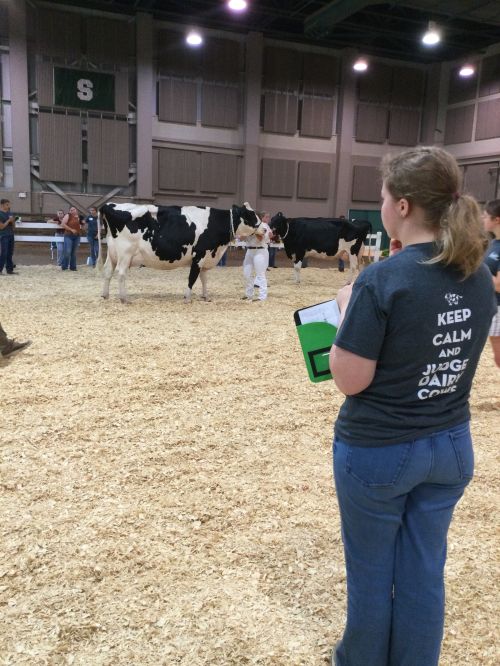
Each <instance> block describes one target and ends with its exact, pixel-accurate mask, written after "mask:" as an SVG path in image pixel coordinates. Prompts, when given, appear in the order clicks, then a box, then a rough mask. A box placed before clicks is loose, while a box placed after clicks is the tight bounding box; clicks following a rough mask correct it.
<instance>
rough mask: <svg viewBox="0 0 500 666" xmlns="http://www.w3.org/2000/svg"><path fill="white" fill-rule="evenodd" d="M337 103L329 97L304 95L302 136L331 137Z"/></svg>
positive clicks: (301, 124)
mask: <svg viewBox="0 0 500 666" xmlns="http://www.w3.org/2000/svg"><path fill="white" fill-rule="evenodd" d="M334 112H335V103H334V100H333V98H328V97H304V98H303V100H302V119H301V123H300V134H301V136H315V137H319V138H324V139H329V138H330V137H331V136H332V134H333V115H334Z"/></svg>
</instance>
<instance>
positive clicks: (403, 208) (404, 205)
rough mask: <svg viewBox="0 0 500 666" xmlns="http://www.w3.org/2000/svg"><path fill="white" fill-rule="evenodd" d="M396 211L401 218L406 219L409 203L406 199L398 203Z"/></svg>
mask: <svg viewBox="0 0 500 666" xmlns="http://www.w3.org/2000/svg"><path fill="white" fill-rule="evenodd" d="M398 210H399V214H400V215H401V217H402V218H405V217H408V214H409V212H410V202H409V201H408V199H400V200H399V201H398Z"/></svg>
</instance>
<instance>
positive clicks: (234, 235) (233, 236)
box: [229, 210, 236, 241]
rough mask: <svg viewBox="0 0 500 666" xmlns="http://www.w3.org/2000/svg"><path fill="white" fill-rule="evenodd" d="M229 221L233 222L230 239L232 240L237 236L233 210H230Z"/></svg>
mask: <svg viewBox="0 0 500 666" xmlns="http://www.w3.org/2000/svg"><path fill="white" fill-rule="evenodd" d="M229 222H230V224H231V229H230V232H231V236H230V237H229V241H232V240H234V239H235V238H236V234H235V233H234V223H233V211H232V210H230V211H229Z"/></svg>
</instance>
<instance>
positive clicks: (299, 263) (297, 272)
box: [293, 255, 305, 284]
mask: <svg viewBox="0 0 500 666" xmlns="http://www.w3.org/2000/svg"><path fill="white" fill-rule="evenodd" d="M304 256H305V255H302V256H301V257H299V256H298V255H296V257H295V259H296V261H295V262H294V264H293V270H294V273H293V277H294V279H295V284H300V269H301V268H302V259H303V258H304Z"/></svg>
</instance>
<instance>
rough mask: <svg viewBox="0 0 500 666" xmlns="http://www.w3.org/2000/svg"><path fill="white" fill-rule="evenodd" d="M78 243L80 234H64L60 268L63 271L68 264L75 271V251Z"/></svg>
mask: <svg viewBox="0 0 500 666" xmlns="http://www.w3.org/2000/svg"><path fill="white" fill-rule="evenodd" d="M79 245H80V236H73V235H71V236H64V251H63V258H62V261H61V268H62V269H63V271H65V270H66V269H67V268H68V265H69V267H70V269H71V270H72V271H76V251H77V250H78V246H79Z"/></svg>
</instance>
